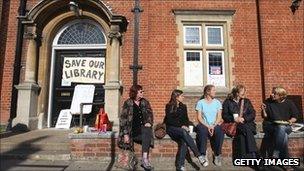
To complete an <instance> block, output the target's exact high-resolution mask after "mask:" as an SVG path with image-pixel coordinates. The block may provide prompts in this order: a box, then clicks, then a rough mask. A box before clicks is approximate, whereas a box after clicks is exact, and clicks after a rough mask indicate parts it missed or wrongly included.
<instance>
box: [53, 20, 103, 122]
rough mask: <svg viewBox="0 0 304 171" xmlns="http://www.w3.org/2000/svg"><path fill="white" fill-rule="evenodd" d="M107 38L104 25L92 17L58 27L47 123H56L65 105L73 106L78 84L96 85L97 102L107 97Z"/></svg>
mask: <svg viewBox="0 0 304 171" xmlns="http://www.w3.org/2000/svg"><path fill="white" fill-rule="evenodd" d="M106 41H107V39H106V37H105V33H104V30H103V28H102V27H101V26H100V25H98V24H97V23H96V22H95V21H93V20H89V19H77V20H74V21H72V22H69V23H68V24H66V25H64V26H63V27H62V28H61V29H60V30H59V31H58V33H57V34H56V36H55V38H54V40H53V44H52V59H51V73H50V87H49V95H50V96H49V105H48V106H49V108H48V127H53V126H54V125H55V124H56V121H57V117H58V115H59V113H60V111H61V110H62V109H70V107H71V102H72V97H73V92H74V88H75V86H76V85H78V84H93V85H95V93H94V102H103V101H104V95H105V92H104V88H103V86H104V84H105V75H106V74H105V68H106V47H107V42H106ZM99 107H100V106H94V107H93V109H92V113H93V115H90V116H93V117H94V116H95V115H94V114H95V113H96V112H97V111H98V109H99Z"/></svg>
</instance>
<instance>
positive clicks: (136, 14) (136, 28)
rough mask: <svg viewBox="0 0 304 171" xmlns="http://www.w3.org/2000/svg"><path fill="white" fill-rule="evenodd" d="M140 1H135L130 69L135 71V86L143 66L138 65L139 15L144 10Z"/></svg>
mask: <svg viewBox="0 0 304 171" xmlns="http://www.w3.org/2000/svg"><path fill="white" fill-rule="evenodd" d="M139 3H140V2H139V0H135V6H134V8H133V9H132V12H133V13H134V37H133V43H134V45H133V65H130V69H132V71H133V85H137V84H138V70H141V69H142V65H138V57H139V54H138V49H139V48H138V44H139V43H138V42H139V15H140V13H141V12H143V10H142V9H141V8H140V5H139Z"/></svg>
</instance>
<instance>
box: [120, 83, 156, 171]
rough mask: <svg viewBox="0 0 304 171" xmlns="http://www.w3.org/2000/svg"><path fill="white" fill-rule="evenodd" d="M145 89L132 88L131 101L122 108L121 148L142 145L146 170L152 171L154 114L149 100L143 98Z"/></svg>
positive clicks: (134, 86)
mask: <svg viewBox="0 0 304 171" xmlns="http://www.w3.org/2000/svg"><path fill="white" fill-rule="evenodd" d="M143 93H144V91H143V88H142V86H140V85H133V86H132V87H131V88H130V92H129V97H130V98H129V99H127V100H126V101H125V102H124V104H123V107H122V113H121V116H120V120H119V126H120V130H119V142H118V146H119V147H120V148H125V149H126V148H128V149H134V144H133V143H134V142H135V143H139V144H141V145H142V163H141V166H142V167H143V168H144V169H145V170H151V169H152V166H151V164H150V161H149V151H150V147H152V148H153V144H154V143H153V133H152V125H153V113H152V109H151V106H150V103H149V101H148V100H146V99H144V98H143Z"/></svg>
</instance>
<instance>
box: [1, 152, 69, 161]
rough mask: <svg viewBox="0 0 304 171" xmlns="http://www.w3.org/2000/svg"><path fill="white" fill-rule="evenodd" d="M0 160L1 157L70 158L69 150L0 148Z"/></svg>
mask: <svg viewBox="0 0 304 171" xmlns="http://www.w3.org/2000/svg"><path fill="white" fill-rule="evenodd" d="M0 155H1V157H0V158H1V160H3V159H30V160H70V159H71V157H70V151H67V150H58V151H53V150H52V151H47V150H44V151H40V150H11V151H5V150H3V151H2V149H1V153H0Z"/></svg>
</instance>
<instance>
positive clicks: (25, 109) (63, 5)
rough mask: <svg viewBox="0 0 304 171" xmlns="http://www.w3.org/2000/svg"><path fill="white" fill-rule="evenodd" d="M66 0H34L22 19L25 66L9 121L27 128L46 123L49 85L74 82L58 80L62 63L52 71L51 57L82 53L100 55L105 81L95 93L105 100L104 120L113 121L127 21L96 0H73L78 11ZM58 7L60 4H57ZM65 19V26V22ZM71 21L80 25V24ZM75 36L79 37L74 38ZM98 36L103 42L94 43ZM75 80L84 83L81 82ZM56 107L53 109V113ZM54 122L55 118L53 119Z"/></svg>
mask: <svg viewBox="0 0 304 171" xmlns="http://www.w3.org/2000/svg"><path fill="white" fill-rule="evenodd" d="M69 2H70V1H68V0H61V1H54V0H43V1H39V2H38V3H37V4H36V5H35V6H33V8H32V9H31V10H30V11H29V12H28V13H27V15H26V16H25V17H24V18H23V20H22V24H23V26H24V27H25V34H24V35H25V36H24V37H25V39H27V40H26V42H27V46H25V51H26V55H25V60H26V66H25V69H24V73H23V76H24V80H22V81H21V82H20V84H19V85H16V88H17V89H18V100H17V116H16V118H15V119H14V120H13V125H16V124H18V123H22V124H25V125H27V126H28V127H29V128H30V129H37V128H39V129H41V128H44V127H51V125H52V114H53V108H54V104H53V103H54V101H53V100H54V97H55V95H56V94H55V90H56V88H55V87H56V86H54V85H55V84H56V85H59V89H60V88H62V89H66V88H67V87H73V82H75V80H73V81H70V82H69V81H62V80H66V79H62V76H63V74H62V73H63V72H62V70H63V68H62V67H63V66H64V65H62V66H61V71H60V72H61V73H60V72H59V71H58V69H56V67H57V68H60V67H59V64H57V63H56V58H59V59H60V56H61V58H63V60H64V58H65V57H64V56H66V58H76V59H81V58H84V57H95V58H98V57H99V58H103V59H104V64H105V63H106V65H105V71H106V72H105V73H104V78H103V80H104V82H103V83H101V82H98V84H101V85H103V84H104V85H103V86H102V87H103V88H104V91H103V92H104V95H100V97H102V98H104V99H105V100H104V101H105V102H110V103H105V106H104V107H105V110H106V111H107V113H108V114H109V119H110V120H111V121H114V125H115V123H118V115H119V110H120V98H121V91H120V90H121V86H122V84H121V78H120V59H121V52H120V50H121V48H120V47H121V45H122V42H123V41H122V40H123V34H124V33H125V32H126V30H127V25H128V22H127V19H126V17H124V16H122V15H119V14H114V13H113V12H112V11H111V9H109V8H108V6H107V5H105V3H104V2H103V1H101V0H86V1H77V2H76V3H77V4H78V7H79V8H80V9H81V10H79V14H78V15H76V14H75V11H73V10H71V8H70V3H69ZM58 6H60V8H57V7H58ZM66 23H68V24H67V25H65V24H66ZM76 23H85V24H84V25H85V26H83V24H76ZM73 25H74V26H73ZM81 25H82V26H81ZM68 28H70V29H68ZM81 28H85V29H88V28H91V31H93V30H95V31H97V32H94V31H93V32H90V31H87V32H86V34H80V30H83V29H81ZM92 28H94V29H92ZM96 28H97V29H96ZM68 30H70V31H68ZM71 32H74V34H78V35H79V34H80V35H81V36H71V35H70V34H68V33H71ZM100 32H101V33H102V34H100ZM64 34H66V36H65V37H66V38H65V39H63V38H61V39H60V36H61V35H62V36H63V35H64ZM105 35H107V36H105ZM91 36H95V37H91ZM96 36H97V38H96ZM100 36H101V37H104V39H103V38H100ZM63 37H64V36H63ZM79 37H82V39H79ZM98 37H99V38H98ZM74 38H78V39H77V41H75V40H74ZM100 40H104V42H102V43H101V42H98V41H100ZM82 41H83V42H85V43H83V42H82ZM81 42H82V43H81ZM76 51H77V53H76ZM105 59H106V60H105ZM59 61H60V60H59ZM61 62H62V61H61ZM63 62H64V61H63ZM59 70H60V69H59ZM55 71H58V72H59V73H57V75H58V77H56V74H55V73H56V72H55ZM56 81H57V82H56ZM55 82H56V83H55ZM76 82H77V81H76ZM69 84H71V86H69ZM78 84H85V82H79V83H78ZM94 84H95V82H94ZM57 88H58V87H57ZM57 90H58V89H57ZM70 91H72V90H70ZM58 93H59V95H60V96H63V97H62V98H61V99H64V97H65V98H67V96H73V95H72V94H71V93H70V92H68V91H67V92H60V91H59V92H58ZM55 103H58V102H55ZM67 106H68V107H67ZM64 107H66V108H69V107H70V106H69V105H68V103H67V104H65V106H63V107H60V108H64ZM60 108H59V109H60ZM59 109H54V111H56V110H59ZM55 115H56V112H55V114H54V116H55ZM53 120H55V119H54V118H53Z"/></svg>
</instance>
